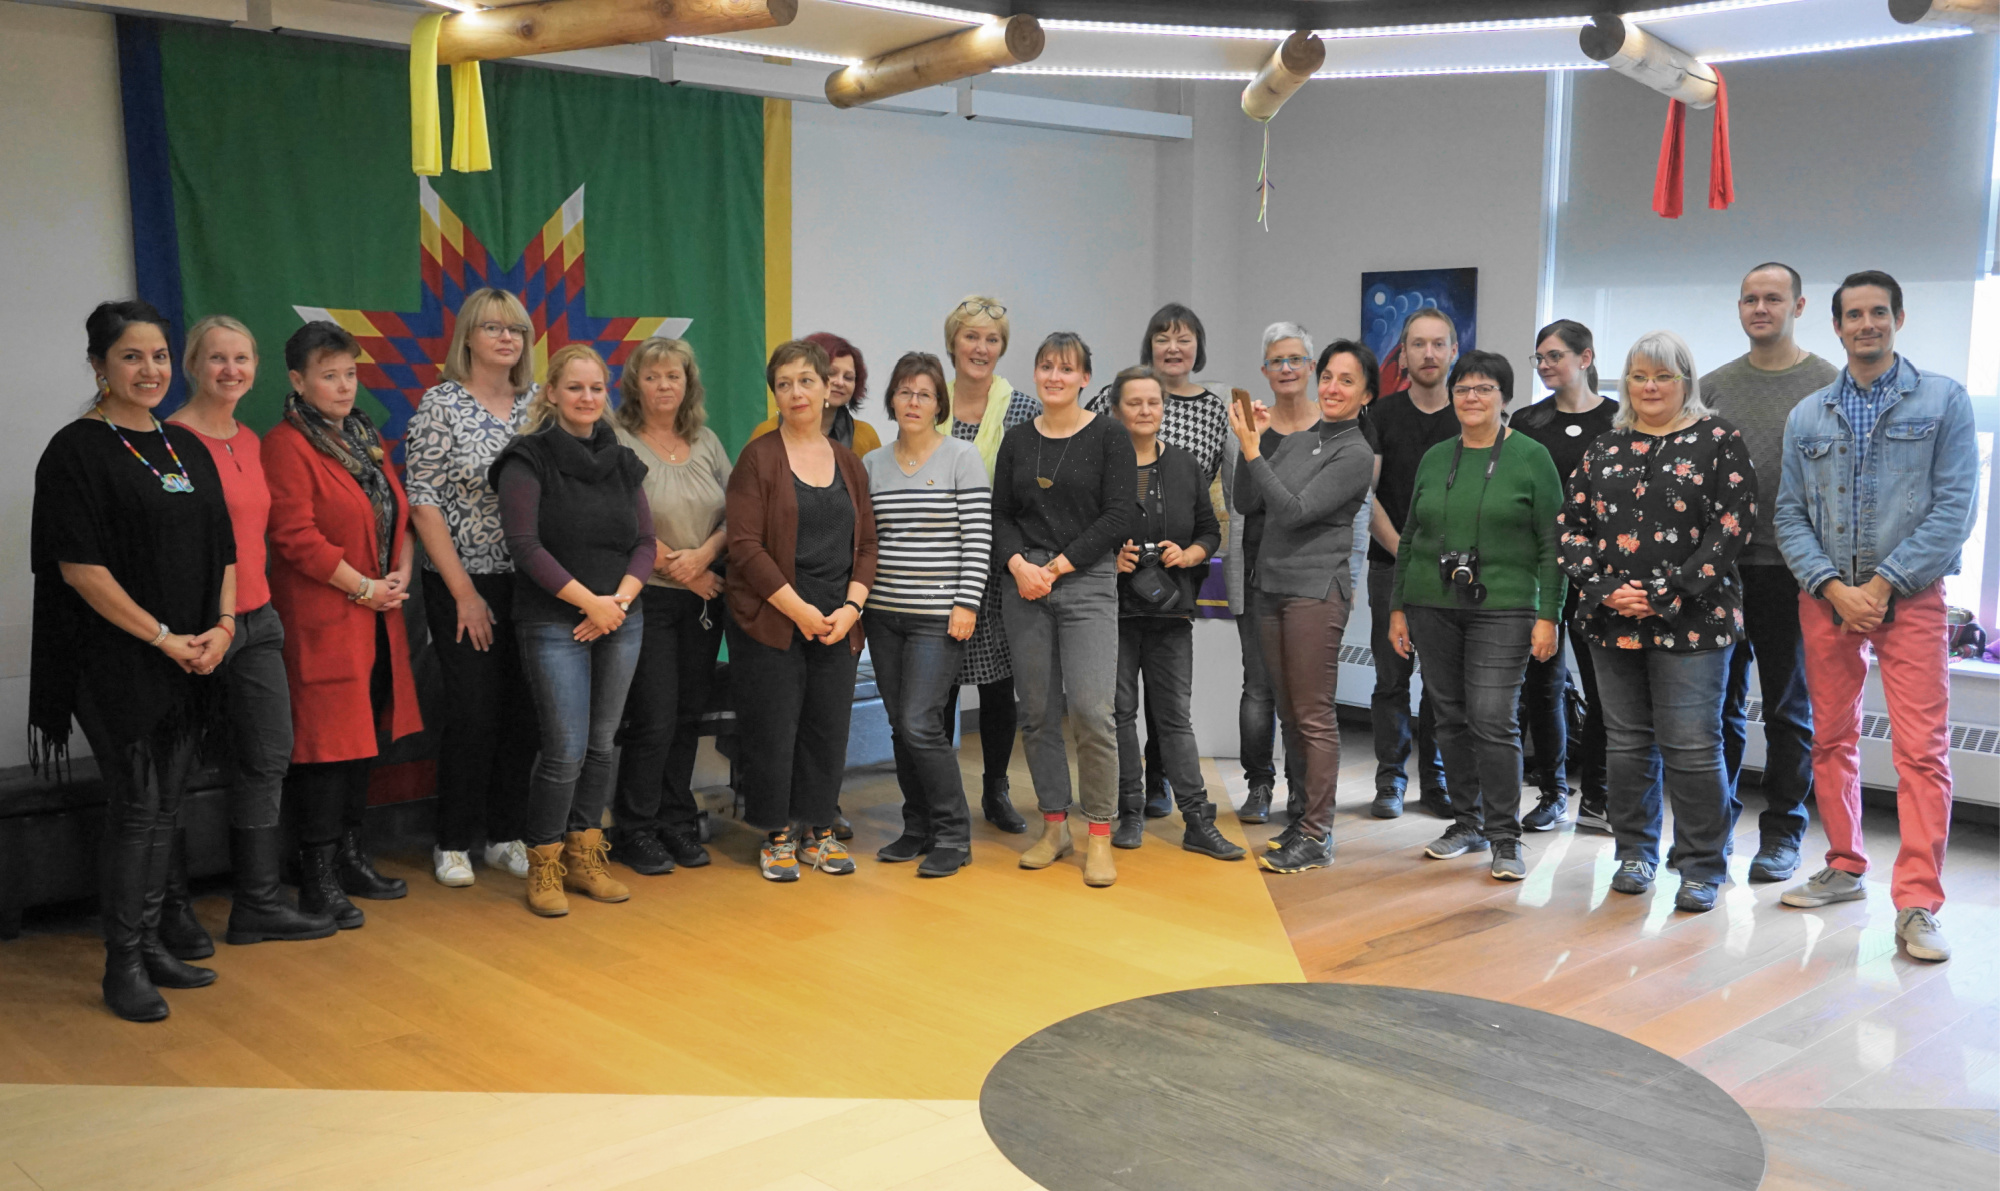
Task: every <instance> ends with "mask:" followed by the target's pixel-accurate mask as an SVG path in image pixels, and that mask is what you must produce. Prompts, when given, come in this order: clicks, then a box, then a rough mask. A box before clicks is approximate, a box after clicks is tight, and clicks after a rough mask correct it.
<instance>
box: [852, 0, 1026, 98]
mask: <svg viewBox="0 0 2000 1191" xmlns="http://www.w3.org/2000/svg"><path fill="white" fill-rule="evenodd" d="M1044 44H1045V38H1044V37H1043V35H1042V24H1041V22H1040V21H1037V20H1036V19H1035V18H1034V17H1031V16H1028V15H1026V14H1025V13H1017V14H1016V15H1014V16H1011V17H1007V18H1006V19H1004V20H999V21H994V22H992V23H991V24H985V25H975V26H973V27H972V28H970V29H963V30H960V31H959V32H957V33H947V34H945V35H944V36H943V37H936V38H932V39H931V40H929V41H923V42H918V43H917V44H916V45H911V46H904V47H903V48H902V49H900V50H891V51H889V52H888V53H886V54H882V55H879V56H877V57H874V58H870V59H868V60H867V61H866V62H861V63H857V64H856V65H853V66H849V67H847V68H846V69H844V70H836V71H834V72H833V73H832V74H831V75H828V76H827V80H826V101H827V102H828V103H830V104H832V105H833V106H835V107H837V108H851V107H857V106H859V105H861V104H864V103H873V102H874V101H875V100H878V99H887V98H888V97H889V96H891V95H902V94H905V93H907V92H910V91H919V90H922V89H923V88H925V87H934V86H936V85H938V84H939V83H949V82H953V81H955V80H957V79H964V78H971V77H972V76H973V75H978V74H985V73H986V72H987V71H990V70H993V69H994V68H996V67H1000V66H1014V65H1017V64H1019V63H1022V62H1032V61H1034V60H1035V59H1036V58H1039V57H1041V54H1042V46H1043V45H1044Z"/></svg>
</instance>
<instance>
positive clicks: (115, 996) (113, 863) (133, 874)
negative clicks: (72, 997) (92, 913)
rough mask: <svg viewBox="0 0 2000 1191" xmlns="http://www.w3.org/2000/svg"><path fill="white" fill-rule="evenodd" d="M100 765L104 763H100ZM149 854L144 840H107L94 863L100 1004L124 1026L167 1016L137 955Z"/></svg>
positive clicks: (142, 931)
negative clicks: (100, 926)
mask: <svg viewBox="0 0 2000 1191" xmlns="http://www.w3.org/2000/svg"><path fill="white" fill-rule="evenodd" d="M100 763H104V761H103V760H102V759H100ZM113 763H115V761H114V762H113ZM109 835H110V832H109V831H107V836H109ZM151 855H152V848H151V846H150V844H149V842H148V841H147V839H146V838H145V837H144V836H141V837H140V838H139V839H137V840H125V839H122V838H107V840H106V845H105V849H104V855H103V857H102V858H101V859H100V860H99V862H98V864H99V869H98V878H97V879H98V898H97V903H98V914H99V916H100V917H101V918H102V919H103V922H104V1004H105V1007H106V1008H108V1009H110V1010H111V1012H113V1013H115V1014H117V1015H118V1016H119V1017H122V1018H124V1019H125V1020H126V1021H162V1020H165V1018H166V1016H167V1000H166V998H165V997H162V996H161V995H160V990H159V989H157V988H155V987H154V986H153V979H152V977H150V976H148V975H146V962H145V960H144V958H143V957H142V956H141V955H140V949H141V946H142V943H143V941H144V938H145V934H146V869H147V866H148V862H149V861H150V859H151Z"/></svg>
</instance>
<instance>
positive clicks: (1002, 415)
mask: <svg viewBox="0 0 2000 1191" xmlns="http://www.w3.org/2000/svg"><path fill="white" fill-rule="evenodd" d="M955 383H956V382H952V381H947V382H945V393H946V394H947V395H949V394H950V393H951V390H952V388H953V387H954V385H955ZM1013 400H1014V386H1013V385H1010V384H1008V383H1007V378H1006V377H1004V376H999V375H995V376H994V378H993V387H992V388H990V389H988V390H987V391H986V413H985V414H984V415H982V416H981V417H980V419H979V433H978V434H977V435H974V436H973V439H972V445H973V446H974V447H976V448H977V449H978V451H979V458H980V460H981V461H982V462H984V463H985V464H986V478H987V479H989V480H990V479H992V478H993V461H994V459H996V458H997V457H998V456H999V454H1000V440H1001V439H1002V438H1005V437H1006V435H1007V427H1006V426H1004V425H1002V424H1001V423H1003V422H1005V421H1006V420H1007V406H1008V405H1010V404H1012V402H1013ZM955 416H956V415H954V417H955Z"/></svg>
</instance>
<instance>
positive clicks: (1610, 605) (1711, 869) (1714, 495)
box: [1558, 331, 1757, 912]
mask: <svg viewBox="0 0 2000 1191" xmlns="http://www.w3.org/2000/svg"><path fill="white" fill-rule="evenodd" d="M1624 390H1625V392H1624V398H1625V399H1624V401H1622V402H1621V403H1620V404H1619V407H1618V416H1617V419H1616V420H1615V421H1614V422H1613V423H1612V427H1611V429H1610V430H1609V431H1608V432H1606V433H1605V434H1603V435H1601V436H1599V437H1598V439H1597V440H1596V441H1595V442H1593V443H1591V444H1590V448H1589V450H1587V451H1586V452H1585V453H1584V457H1583V462H1582V464H1581V465H1579V466H1578V467H1577V469H1576V472H1575V473H1574V474H1573V475H1571V476H1570V479H1569V491H1568V494H1567V499H1566V500H1565V501H1564V504H1563V513H1562V516H1561V517H1560V518H1558V522H1559V525H1560V527H1561V531H1562V565H1563V569H1564V570H1565V571H1567V572H1568V573H1569V576H1570V578H1571V579H1572V580H1573V581H1574V582H1575V583H1576V586H1577V589H1578V591H1579V593H1580V594H1579V604H1578V616H1579V617H1580V618H1581V619H1582V622H1583V625H1584V634H1585V636H1586V637H1587V638H1588V639H1589V641H1590V652H1591V656H1592V659H1593V660H1594V661H1595V663H1596V666H1597V675H1598V689H1599V691H1600V692H1601V694H1602V696H1603V700H1604V718H1605V725H1606V729H1607V732H1608V734H1609V754H1610V786H1611V789H1610V813H1611V827H1612V833H1613V834H1614V835H1615V836H1616V837H1617V840H1618V860H1619V866H1618V872H1617V875H1615V876H1614V877H1613V878H1612V881H1611V887H1612V888H1613V889H1615V890H1617V891H1618V892H1620V893H1644V892H1645V891H1646V890H1647V889H1649V888H1651V887H1652V884H1653V871H1654V867H1655V865H1656V864H1657V863H1658V861H1659V846H1660V814H1661V801H1660V787H1661V770H1662V769H1663V768H1664V770H1665V786H1666V794H1667V797H1668V798H1669V799H1671V800H1672V802H1673V807H1674V846H1673V850H1672V852H1670V853H1669V854H1668V856H1667V865H1668V867H1670V868H1674V869H1677V870H1679V872H1680V874H1681V887H1680V892H1679V894H1678V895H1677V896H1676V897H1675V899H1674V906H1675V908H1677V909H1681V910H1688V911H1694V912H1700V911H1703V910H1708V909H1712V908H1713V907H1714V905H1715V895H1716V889H1717V887H1718V886H1719V885H1720V884H1721V883H1722V881H1723V880H1724V879H1725V878H1726V877H1727V876H1728V863H1729V838H1730V833H1731V832H1732V831H1733V830H1734V829H1735V826H1736V814H1737V811H1738V810H1739V809H1740V807H1739V804H1738V803H1737V801H1736V794H1735V791H1734V790H1732V789H1731V787H1730V783H1729V779H1728V777H1727V776H1726V774H1725V773H1724V771H1723V765H1722V694H1723V683H1724V680H1725V679H1726V677H1727V676H1728V671H1729V653H1730V649H1731V648H1732V647H1733V646H1734V645H1735V643H1736V642H1737V641H1739V640H1741V639H1742V638H1743V610H1742V593H1743V587H1742V581H1741V580H1740V579H1739V578H1738V577H1737V574H1736V556H1737V554H1738V553H1739V552H1740V551H1741V550H1742V549H1743V546H1744V544H1745V543H1746V542H1747V541H1748V540H1749V529H1750V526H1751V525H1752V524H1753V523H1754V522H1755V520H1756V516H1755V514H1756V495H1757V477H1756V474H1755V473H1754V472H1753V471H1752V470H1751V467H1750V452H1749V451H1748V450H1747V449H1746V448H1745V447H1744V445H1743V436H1742V435H1740V434H1738V433H1737V431H1736V427H1734V426H1732V425H1730V424H1729V423H1728V422H1726V421H1724V420H1723V419H1721V418H1719V417H1716V416H1715V413H1714V411H1712V410H1711V409H1710V408H1709V407H1708V406H1707V405H1705V404H1703V402H1702V400H1701V389H1700V386H1699V384H1698V383H1697V381H1696V379H1695V369H1694V356H1693V353H1691V352H1690V351H1689V350H1688V346H1687V344H1686V343H1685V342H1684V341H1683V340H1682V339H1681V338H1680V336H1678V335H1675V334H1673V333H1672V332H1670V331H1654V332H1652V333H1651V334H1648V335H1644V336H1641V337H1640V339H1639V341H1638V342H1637V343H1635V344H1633V345H1632V350H1631V351H1630V352H1628V353H1626V357H1625V380H1624Z"/></svg>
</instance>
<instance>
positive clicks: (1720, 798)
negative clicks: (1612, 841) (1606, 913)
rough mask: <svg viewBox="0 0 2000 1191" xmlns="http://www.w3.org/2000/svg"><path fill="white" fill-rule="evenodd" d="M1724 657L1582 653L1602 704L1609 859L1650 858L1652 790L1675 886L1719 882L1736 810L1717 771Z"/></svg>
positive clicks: (1654, 843)
mask: <svg viewBox="0 0 2000 1191" xmlns="http://www.w3.org/2000/svg"><path fill="white" fill-rule="evenodd" d="M1729 652H1730V651H1729V650H1727V649H1709V650H1703V651H1702V652H1700V653H1668V652H1667V651H1666V650H1663V649H1606V648H1605V647H1604V646H1602V645H1593V646H1591V657H1592V659H1593V660H1594V661H1595V662H1596V664H1597V690H1598V693H1599V694H1600V695H1602V696H1603V698H1604V726H1605V732H1606V737H1607V742H1606V743H1607V747H1606V754H1607V758H1608V763H1609V768H1610V777H1611V788H1610V792H1609V793H1610V797H1609V802H1608V808H1609V810H1610V813H1611V832H1612V834H1613V835H1614V836H1616V837H1617V841H1618V859H1619V860H1621V861H1622V860H1643V861H1645V862H1647V863H1648V864H1658V863H1659V859H1660V817H1661V797H1660V795H1661V787H1662V785H1664V786H1665V790H1666V797H1667V799H1668V800H1669V801H1671V802H1672V803H1673V808H1674V846H1673V850H1672V851H1671V852H1669V853H1668V854H1667V867H1668V868H1671V869H1677V870H1679V872H1680V874H1681V879H1682V880H1684V881H1724V880H1727V879H1728V876H1729V837H1730V834H1731V833H1732V832H1734V831H1735V830H1736V814H1737V812H1738V811H1739V810H1741V809H1742V805H1741V804H1740V803H1738V802H1737V801H1736V794H1735V792H1734V790H1732V789H1731V787H1730V782H1729V775H1728V774H1727V773H1725V772H1724V771H1723V767H1722V694H1723V684H1724V681H1725V679H1726V678H1727V677H1728V673H1729Z"/></svg>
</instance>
